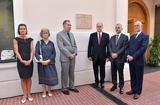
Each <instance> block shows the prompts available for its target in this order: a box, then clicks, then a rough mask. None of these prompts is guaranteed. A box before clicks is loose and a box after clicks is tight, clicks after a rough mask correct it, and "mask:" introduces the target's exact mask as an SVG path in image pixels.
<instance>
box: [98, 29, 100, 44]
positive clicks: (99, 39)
mask: <svg viewBox="0 0 160 105" xmlns="http://www.w3.org/2000/svg"><path fill="white" fill-rule="evenodd" d="M98 43H99V44H100V43H101V33H100V32H99V38H98Z"/></svg>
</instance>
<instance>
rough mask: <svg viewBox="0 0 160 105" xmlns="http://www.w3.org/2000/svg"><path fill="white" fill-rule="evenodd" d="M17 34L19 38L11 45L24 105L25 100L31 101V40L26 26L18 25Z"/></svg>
mask: <svg viewBox="0 0 160 105" xmlns="http://www.w3.org/2000/svg"><path fill="white" fill-rule="evenodd" d="M18 34H19V36H18V37H16V38H14V40H13V45H14V51H15V53H16V56H17V69H18V73H19V76H20V79H21V87H22V90H23V94H24V96H23V98H22V100H21V102H22V103H25V102H26V100H27V98H28V100H29V101H33V98H32V97H31V94H30V90H31V84H32V81H31V77H32V74H33V53H34V51H33V39H32V38H29V37H28V36H27V26H26V25H25V24H19V26H18Z"/></svg>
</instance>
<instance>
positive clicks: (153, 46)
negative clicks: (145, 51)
mask: <svg viewBox="0 0 160 105" xmlns="http://www.w3.org/2000/svg"><path fill="white" fill-rule="evenodd" d="M149 46H150V51H149V65H150V66H158V64H159V63H160V35H155V36H154V40H152V42H151V43H150V45H149Z"/></svg>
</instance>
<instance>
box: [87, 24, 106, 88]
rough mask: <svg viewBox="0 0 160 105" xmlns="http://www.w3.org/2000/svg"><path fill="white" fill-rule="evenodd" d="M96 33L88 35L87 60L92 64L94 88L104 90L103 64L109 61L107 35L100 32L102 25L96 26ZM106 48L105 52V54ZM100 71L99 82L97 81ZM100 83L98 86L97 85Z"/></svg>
mask: <svg viewBox="0 0 160 105" xmlns="http://www.w3.org/2000/svg"><path fill="white" fill-rule="evenodd" d="M96 28H97V32H94V33H92V34H91V35H90V38H89V44H88V59H89V60H90V61H92V62H93V70H94V77H95V87H99V85H100V87H101V88H102V89H103V88H104V78H105V63H106V61H109V49H108V45H109V35H108V34H107V33H104V32H102V30H103V23H101V22H99V23H97V24H96ZM106 48H107V52H106ZM99 69H100V80H99V77H98V75H99ZM99 83H100V84H99Z"/></svg>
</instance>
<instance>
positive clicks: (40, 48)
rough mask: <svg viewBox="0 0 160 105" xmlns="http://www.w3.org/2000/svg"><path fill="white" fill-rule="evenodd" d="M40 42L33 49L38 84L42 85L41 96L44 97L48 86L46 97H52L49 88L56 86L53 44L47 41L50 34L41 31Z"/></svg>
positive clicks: (46, 31)
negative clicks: (36, 62)
mask: <svg viewBox="0 0 160 105" xmlns="http://www.w3.org/2000/svg"><path fill="white" fill-rule="evenodd" d="M40 36H41V37H42V40H40V41H38V42H37V44H36V49H35V57H36V59H37V60H38V61H39V62H38V75H39V84H42V88H43V94H42V97H43V98H45V97H46V88H47V86H48V96H52V93H51V86H54V85H57V84H58V77H57V70H56V67H55V57H56V51H55V47H54V43H53V42H52V41H50V40H49V36H50V32H49V30H48V29H42V30H41V32H40Z"/></svg>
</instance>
